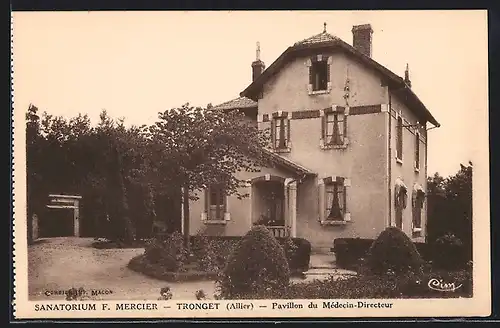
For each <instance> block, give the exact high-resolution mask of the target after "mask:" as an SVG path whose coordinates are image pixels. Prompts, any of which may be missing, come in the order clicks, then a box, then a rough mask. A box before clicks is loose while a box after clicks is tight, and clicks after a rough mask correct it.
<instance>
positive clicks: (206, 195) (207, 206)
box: [204, 188, 210, 219]
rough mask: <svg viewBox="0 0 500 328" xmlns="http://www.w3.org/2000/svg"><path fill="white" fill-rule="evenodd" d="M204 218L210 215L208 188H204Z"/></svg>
mask: <svg viewBox="0 0 500 328" xmlns="http://www.w3.org/2000/svg"><path fill="white" fill-rule="evenodd" d="M204 198H205V213H206V216H205V218H207V219H209V215H210V188H206V189H205V197H204Z"/></svg>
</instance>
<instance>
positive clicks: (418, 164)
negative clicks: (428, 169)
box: [415, 132, 420, 171]
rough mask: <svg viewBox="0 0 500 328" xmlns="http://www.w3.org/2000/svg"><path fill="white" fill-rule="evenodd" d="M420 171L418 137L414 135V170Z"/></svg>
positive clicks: (416, 134)
mask: <svg viewBox="0 0 500 328" xmlns="http://www.w3.org/2000/svg"><path fill="white" fill-rule="evenodd" d="M419 169H420V135H419V133H418V132H416V133H415V170H417V171H418V170H419Z"/></svg>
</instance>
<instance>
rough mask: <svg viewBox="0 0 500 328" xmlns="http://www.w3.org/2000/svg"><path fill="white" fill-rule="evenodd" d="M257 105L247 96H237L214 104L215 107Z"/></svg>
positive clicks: (250, 106)
mask: <svg viewBox="0 0 500 328" xmlns="http://www.w3.org/2000/svg"><path fill="white" fill-rule="evenodd" d="M253 107H257V102H255V101H253V100H252V99H250V98H247V97H239V98H236V99H233V100H229V101H226V102H224V103H222V104H219V105H217V106H214V108H215V109H223V110H225V109H226V110H227V109H240V108H253Z"/></svg>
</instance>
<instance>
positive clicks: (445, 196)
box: [427, 162, 473, 247]
mask: <svg viewBox="0 0 500 328" xmlns="http://www.w3.org/2000/svg"><path fill="white" fill-rule="evenodd" d="M472 168H473V166H472V163H471V162H469V163H468V165H467V166H466V165H462V164H460V170H459V171H458V172H457V173H456V174H455V175H453V176H450V177H447V178H443V177H442V176H440V175H439V174H438V173H436V174H435V175H434V176H433V177H432V178H429V179H428V184H427V186H428V229H427V231H428V240H429V241H430V242H434V241H436V239H437V238H439V237H441V236H443V235H445V234H453V235H455V236H456V237H458V238H459V239H460V240H461V241H462V242H463V243H464V244H465V245H467V246H469V247H470V246H471V245H472Z"/></svg>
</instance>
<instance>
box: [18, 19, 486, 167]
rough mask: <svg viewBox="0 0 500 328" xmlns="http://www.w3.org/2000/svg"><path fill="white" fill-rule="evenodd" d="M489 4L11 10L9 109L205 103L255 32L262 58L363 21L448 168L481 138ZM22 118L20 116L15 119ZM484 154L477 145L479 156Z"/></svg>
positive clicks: (232, 87) (136, 112)
mask: <svg viewBox="0 0 500 328" xmlns="http://www.w3.org/2000/svg"><path fill="white" fill-rule="evenodd" d="M486 17H487V15H486V11H459V10H454V11H423V10H422V11H356V12H354V11H351V12H350V11H314V12H313V11H304V12H300V11H280V12H278V11H269V12H255V11H252V12H243V11H241V12H234V11H232V12H229V11H228V12H224V11H221V12H131V11H130V12H15V13H13V32H12V33H13V44H12V49H13V70H14V73H13V85H14V86H13V89H14V111H15V113H16V112H25V111H26V109H27V108H28V106H29V104H30V103H32V104H34V105H36V106H37V107H38V108H39V109H40V110H41V111H47V112H48V113H50V114H53V115H62V116H64V117H73V116H76V115H78V113H82V114H88V115H89V116H90V118H91V120H92V122H93V123H96V122H97V120H98V117H99V113H100V112H101V111H102V110H103V109H106V110H107V112H108V113H109V114H110V115H111V116H112V117H114V118H125V122H126V123H128V124H134V125H141V124H151V123H153V122H154V121H155V119H156V117H157V114H158V112H160V111H164V110H166V109H170V108H175V107H179V106H181V105H182V104H184V103H187V102H189V103H190V104H192V105H195V106H205V105H207V104H208V103H212V104H214V105H216V104H219V103H222V102H224V101H227V100H230V99H233V98H236V97H238V95H239V93H240V92H241V91H242V90H243V89H245V88H246V87H247V86H248V85H249V83H250V82H251V73H252V70H251V63H252V61H253V60H255V48H256V42H260V48H261V59H262V60H263V61H264V62H265V64H266V66H270V65H271V63H272V62H273V61H274V60H275V59H276V58H277V57H278V56H279V55H280V54H281V53H282V52H283V51H285V50H286V48H287V47H288V46H291V45H293V43H295V42H296V41H299V40H302V39H305V38H307V37H310V36H312V35H314V34H318V33H321V32H322V30H323V23H327V31H328V32H329V33H330V34H333V35H335V36H338V37H340V38H341V39H343V40H344V41H346V42H347V43H349V44H352V32H351V28H352V26H353V25H358V24H365V23H370V24H371V25H372V28H373V30H374V33H373V54H372V58H373V59H375V60H376V61H378V62H379V63H380V64H382V65H384V66H386V67H387V68H388V69H390V70H392V71H393V72H394V73H396V74H397V75H399V76H403V75H404V70H405V66H406V64H407V63H408V64H409V68H410V78H411V81H412V89H413V91H414V92H415V93H416V94H417V95H418V96H419V98H420V99H421V100H422V102H423V103H424V104H425V105H426V106H427V108H428V109H429V110H430V111H431V113H432V114H433V115H434V117H435V118H436V119H437V120H438V122H439V123H440V124H441V127H440V128H437V129H432V130H429V133H428V134H429V149H428V157H429V158H428V174H429V175H432V174H433V173H434V172H439V173H440V174H441V175H444V176H447V175H451V174H454V173H455V172H457V171H458V170H459V168H460V166H459V164H460V163H467V162H468V161H469V160H470V161H472V162H473V163H474V162H475V161H476V160H477V159H478V156H479V154H484V150H485V147H488V144H487V139H485V138H484V136H485V134H484V132H485V130H486V137H487V110H488V102H487V87H488V84H487V83H488V82H487V77H488V71H487V69H488V68H487V19H486ZM15 124H19V123H15ZM483 158H484V156H483Z"/></svg>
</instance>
